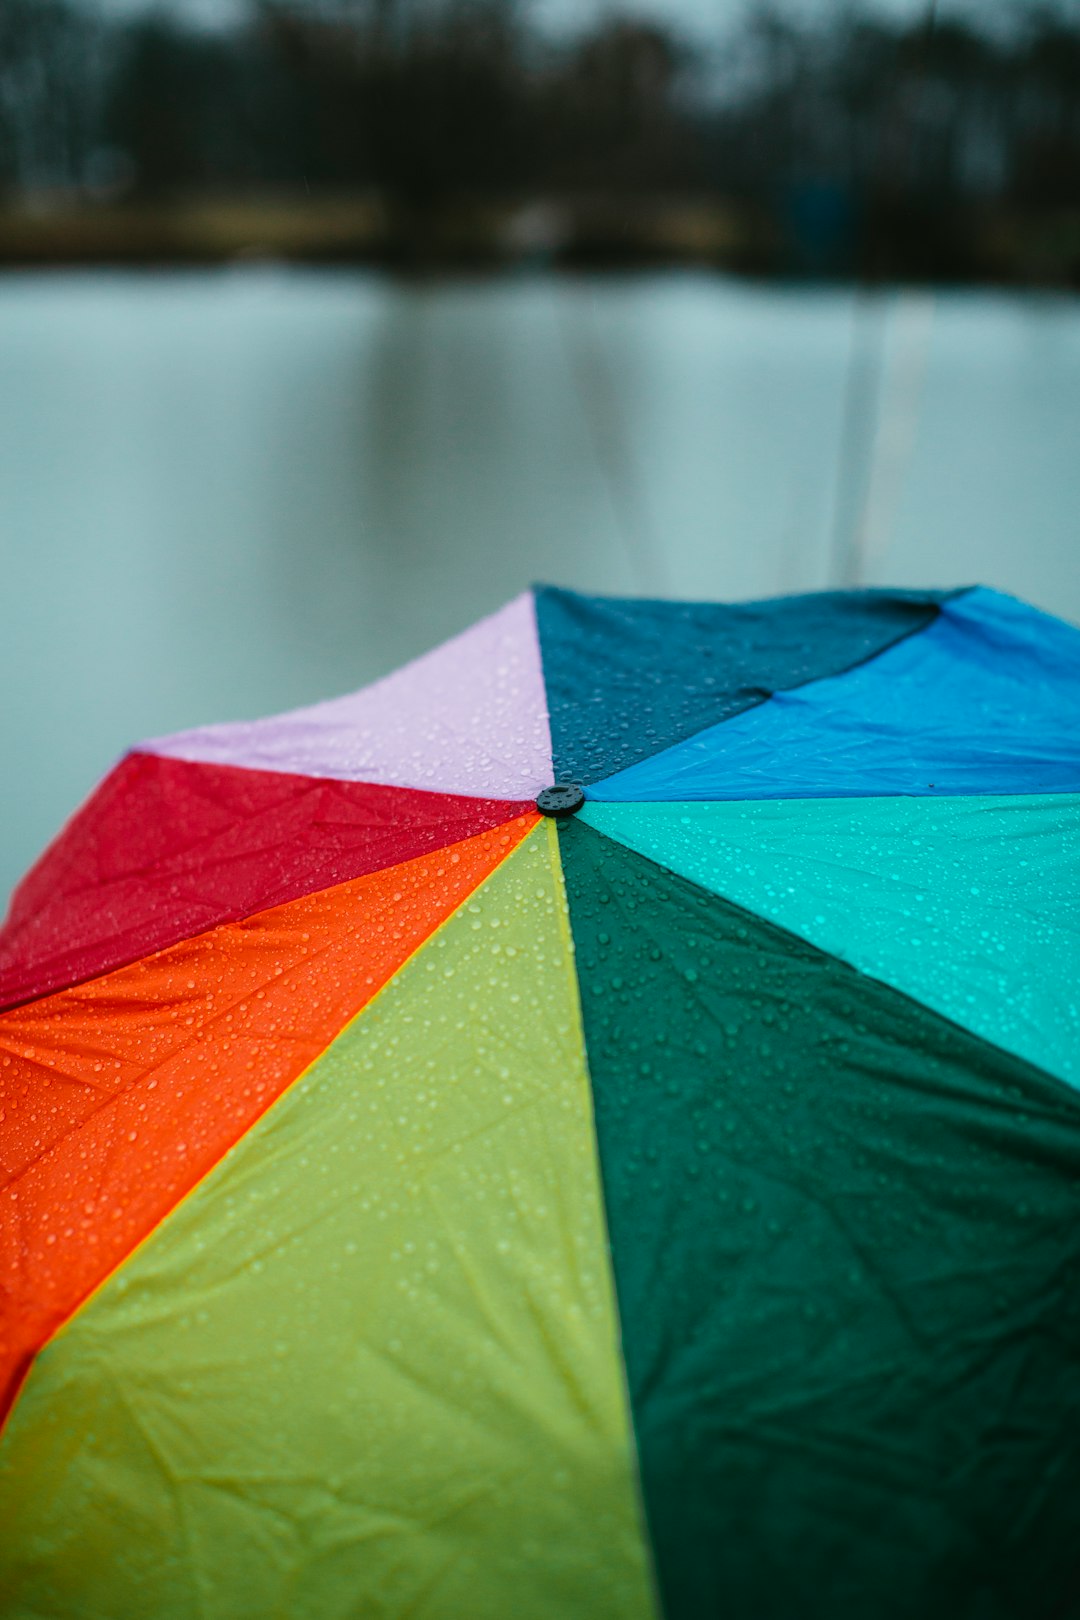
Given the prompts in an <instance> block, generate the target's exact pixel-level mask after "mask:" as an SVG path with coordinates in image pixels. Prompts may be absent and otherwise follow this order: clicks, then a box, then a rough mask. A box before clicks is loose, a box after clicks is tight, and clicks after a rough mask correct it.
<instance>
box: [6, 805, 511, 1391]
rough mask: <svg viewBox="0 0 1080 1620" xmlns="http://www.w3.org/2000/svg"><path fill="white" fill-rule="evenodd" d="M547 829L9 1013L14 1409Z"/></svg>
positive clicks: (9, 1317)
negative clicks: (175, 1214) (279, 1103)
mask: <svg viewBox="0 0 1080 1620" xmlns="http://www.w3.org/2000/svg"><path fill="white" fill-rule="evenodd" d="M537 819H538V818H537V816H536V815H535V814H534V815H531V816H522V817H520V818H519V819H518V820H517V821H516V822H511V823H508V824H507V826H505V827H502V828H496V829H495V830H493V831H491V832H487V833H481V834H479V835H478V836H477V837H476V838H473V839H469V840H467V841H465V842H463V843H460V844H456V845H452V846H451V847H450V848H448V849H446V850H440V851H437V852H436V853H435V854H433V855H430V856H421V857H420V858H419V859H417V860H415V861H410V862H405V863H403V864H402V865H400V866H395V867H392V868H390V869H389V870H388V871H386V872H376V873H371V874H369V875H367V876H365V877H361V878H356V879H354V880H353V881H352V882H351V883H345V884H341V885H339V886H337V887H335V888H332V889H322V890H320V891H319V892H318V893H316V894H313V895H308V896H306V897H305V898H303V899H301V900H293V901H291V902H290V903H289V904H288V905H285V906H279V907H277V908H275V909H274V910H272V911H267V912H260V913H258V914H257V915H256V916H254V917H252V918H249V919H248V920H247V921H246V922H242V923H232V924H226V925H223V926H222V927H221V928H217V929H213V930H211V932H210V933H208V934H204V935H201V936H199V937H198V938H197V939H194V940H188V941H185V942H184V943H183V944H181V945H176V946H174V947H172V949H171V950H168V951H163V952H161V953H160V954H159V955H157V956H153V957H148V958H146V959H145V960H143V961H140V962H136V963H133V964H132V965H131V966H129V967H126V968H121V969H118V970H117V972H116V973H112V974H109V975H107V976H106V977H104V978H101V979H95V980H92V981H91V982H90V983H88V984H84V985H80V986H78V987H77V988H75V989H72V990H65V991H60V992H58V993H57V994H56V995H55V996H48V997H45V998H44V999H43V1000H41V1001H35V1002H32V1003H30V1004H28V1005H27V1006H25V1007H20V1008H17V1009H16V1010H14V1011H12V1012H7V1013H4V1014H3V1015H0V1116H2V1117H3V1122H4V1131H3V1139H2V1159H0V1415H2V1414H3V1412H4V1411H5V1410H6V1409H7V1406H8V1404H9V1402H10V1401H11V1399H12V1398H13V1396H14V1394H15V1392H16V1390H17V1388H18V1385H19V1381H20V1379H21V1378H22V1376H23V1375H24V1373H25V1371H26V1368H27V1366H28V1365H29V1362H30V1360H31V1358H32V1357H33V1356H34V1355H35V1354H36V1352H37V1351H38V1350H39V1349H40V1347H41V1345H42V1344H43V1343H44V1342H45V1340H46V1339H47V1338H48V1337H49V1335H50V1334H51V1333H53V1332H55V1331H56V1329H57V1327H58V1326H59V1325H60V1323H61V1322H62V1321H64V1319H65V1318H66V1317H67V1316H69V1315H70V1313H71V1312H72V1311H73V1310H74V1309H75V1307H76V1306H77V1305H78V1304H79V1303H80V1301H81V1300H83V1299H85V1297H86V1296H87V1294H88V1293H89V1292H90V1291H91V1290H92V1289H93V1288H95V1287H96V1286H97V1285H98V1284H99V1283H100V1282H101V1281H102V1279H103V1278H104V1277H106V1276H107V1275H108V1274H109V1272H110V1271H112V1270H113V1268H114V1267H115V1266H117V1265H118V1264H119V1263H120V1262H121V1261H122V1260H123V1259H124V1257H125V1256H126V1255H128V1254H130V1252H131V1250H132V1249H133V1248H134V1247H135V1245H136V1244H137V1243H139V1242H140V1241H141V1240H142V1239H143V1238H144V1237H145V1236H146V1234H147V1233H148V1232H150V1231H151V1230H152V1229H153V1227H154V1226H155V1225H156V1224H157V1223H158V1222H159V1221H160V1220H161V1219H162V1218H163V1216H165V1215H166V1214H168V1212H169V1210H171V1209H172V1208H173V1207H174V1205H175V1204H176V1203H177V1201H178V1200H179V1199H180V1198H182V1197H183V1196H184V1194H185V1193H186V1192H188V1191H189V1190H190V1188H191V1187H193V1186H194V1185H195V1184H196V1182H198V1181H199V1180H200V1179H201V1177H203V1176H204V1175H205V1174H206V1173H207V1171H208V1170H210V1169H211V1168H212V1167H213V1165H214V1164H216V1163H217V1161H218V1160H219V1159H220V1158H221V1156H222V1155H223V1154H224V1153H226V1152H227V1151H228V1149H229V1148H230V1147H232V1145H233V1144H234V1143H235V1142H236V1141H237V1140H238V1139H239V1138H240V1137H241V1136H242V1135H243V1134H244V1132H245V1131H247V1130H248V1129H249V1128H250V1127H251V1125H252V1124H253V1123H254V1121H255V1120H256V1119H258V1117H259V1115H260V1114H262V1113H263V1112H264V1111H265V1110H266V1109H267V1108H268V1107H269V1106H270V1104H271V1103H272V1102H273V1101H274V1100H275V1099H276V1098H277V1097H278V1096H279V1095H280V1094H281V1092H282V1091H283V1090H284V1089H285V1088H286V1087H287V1086H288V1085H290V1084H291V1082H292V1081H294V1080H295V1079H296V1078H297V1077H298V1075H300V1074H302V1073H303V1071H304V1069H306V1068H307V1066H308V1065H309V1064H310V1063H311V1062H312V1061H313V1060H314V1059H315V1058H316V1057H317V1056H318V1055H319V1053H320V1052H322V1051H323V1050H324V1049H325V1047H326V1046H327V1044H328V1043H329V1042H330V1041H331V1040H332V1039H333V1038H334V1036H335V1035H337V1034H338V1032H339V1031H340V1030H341V1028H342V1027H343V1025H344V1024H345V1023H347V1022H348V1020H349V1019H350V1018H352V1017H353V1016H354V1014H355V1013H356V1012H357V1011H358V1010H359V1009H360V1008H361V1007H362V1006H363V1005H364V1004H365V1003H366V1002H367V1001H369V1000H370V998H371V997H372V996H373V995H374V994H375V993H376V992H377V991H378V990H379V988H380V987H381V986H382V985H383V984H384V983H385V981H386V980H387V978H389V976H390V975H391V974H393V973H395V972H396V971H397V969H398V968H399V967H400V966H401V965H402V963H403V962H405V961H406V960H407V958H408V957H409V956H410V955H411V954H412V952H413V951H414V950H415V949H416V948H417V946H418V945H420V944H421V943H422V941H423V940H424V939H426V938H427V936H428V935H429V934H430V933H431V932H432V930H433V929H435V928H436V927H437V926H438V925H439V923H440V922H442V921H443V919H444V918H445V917H446V916H447V915H448V914H449V913H450V912H451V911H452V910H453V909H454V908H455V907H456V906H458V905H459V904H460V903H461V901H462V900H464V899H465V898H466V896H467V895H468V894H469V893H470V892H471V891H472V890H473V889H474V888H475V887H476V885H477V884H478V883H480V882H482V880H483V879H484V878H486V877H487V876H488V874H489V873H490V872H491V871H492V870H493V869H494V867H495V866H497V865H498V863H499V862H500V861H501V860H502V859H503V858H504V857H505V856H506V855H507V854H508V853H509V852H510V850H511V849H513V847H514V846H515V844H516V843H518V842H520V840H521V839H522V838H523V837H524V836H525V835H526V834H527V833H528V831H529V830H530V828H532V827H534V826H535V825H536V823H537Z"/></svg>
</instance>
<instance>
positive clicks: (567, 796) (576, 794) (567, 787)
mask: <svg viewBox="0 0 1080 1620" xmlns="http://www.w3.org/2000/svg"><path fill="white" fill-rule="evenodd" d="M584 803H585V795H584V793H583V792H582V791H581V789H580V788H579V787H578V785H577V783H576V782H556V783H555V786H554V787H549V788H545V789H544V791H543V792H542V793H538V794H537V796H536V808H537V809H538V810H539V812H540V814H541V815H542V816H573V815H576V814H577V812H578V811H579V810H580V809H581V807H582V805H583V804H584Z"/></svg>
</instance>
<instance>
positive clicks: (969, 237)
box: [0, 192, 1080, 289]
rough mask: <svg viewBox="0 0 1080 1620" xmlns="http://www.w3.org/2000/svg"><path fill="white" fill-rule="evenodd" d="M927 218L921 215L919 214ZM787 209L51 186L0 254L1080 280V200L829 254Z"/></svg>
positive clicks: (12, 263) (683, 201)
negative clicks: (128, 198) (1077, 204)
mask: <svg viewBox="0 0 1080 1620" xmlns="http://www.w3.org/2000/svg"><path fill="white" fill-rule="evenodd" d="M913 226H914V227H915V228H914V229H913V228H912V227H913ZM815 246H816V244H814V243H810V244H809V245H808V244H807V243H806V242H805V241H804V240H802V239H801V238H800V236H799V232H798V229H797V228H795V229H793V227H792V223H791V220H790V219H789V218H786V217H785V215H784V213H783V211H782V210H781V209H779V208H777V209H776V210H772V211H770V210H767V209H764V208H762V207H761V206H760V205H758V204H754V203H746V202H740V201H736V200H724V199H717V198H713V197H683V198H672V197H634V196H627V197H612V196H607V197H602V198H593V197H587V196H585V197H582V196H577V197H563V198H550V197H546V198H509V199H507V198H499V199H490V198H474V197H460V198H456V199H448V200H445V201H441V202H437V203H431V204H429V205H427V206H423V207H421V206H418V205H413V206H406V205H403V204H401V203H398V202H392V201H389V202H388V201H386V200H385V199H383V198H380V197H379V196H376V195H373V194H371V193H366V192H365V193H331V194H324V195H314V196H313V195H304V194H288V193H275V194H268V195H247V196H222V195H219V194H214V195H188V196H177V197H173V198H162V199H155V200H153V201H150V200H148V201H146V202H141V203H136V202H134V201H132V202H123V203H114V202H107V203H104V202H103V203H93V202H87V201H85V200H83V199H81V198H78V197H74V198H72V197H68V196H60V197H56V196H45V197H39V198H26V199H18V200H15V201H10V202H9V203H8V206H7V207H6V208H0V267H4V268H38V267H40V268H47V267H50V266H64V265H101V266H104V265H127V266H133V267H134V266H140V265H145V266H155V265H200V264H205V265H211V264H224V263H231V262H237V261H239V262H243V261H255V262H258V261H259V260H271V261H279V262H286V263H298V264H342V265H373V266H382V267H386V268H390V269H400V270H403V271H410V270H412V271H416V272H424V271H432V272H438V271H443V270H445V271H453V270H469V269H479V270H485V269H489V270H499V269H512V268H521V267H525V268H527V267H537V268H542V267H550V268H566V269H578V268H580V269H588V268H613V269H617V268H624V267H625V268H638V267H641V268H644V267H664V266H690V267H693V266H697V267H702V268H715V269H719V270H726V271H730V272H734V273H742V274H747V275H752V276H764V277H777V276H780V277H784V276H790V275H796V276H799V275H803V276H810V277H812V278H817V279H833V278H837V277H840V278H843V277H850V276H857V277H860V278H863V279H870V280H905V281H915V282H919V281H935V282H946V283H948V282H977V283H987V284H992V285H1019V286H1025V285H1035V286H1052V287H1058V288H1063V289H1075V288H1080V210H1071V211H1070V210H1061V209H1059V210H1043V211H1036V210H1028V211H1024V212H1021V211H1019V210H1015V209H1014V210H1009V209H1007V208H1004V207H1000V206H998V207H994V208H985V209H975V208H972V209H970V210H967V211H964V212H958V211H955V210H954V211H952V212H951V213H950V214H948V215H947V216H942V217H938V218H934V219H931V220H929V221H927V220H917V221H913V220H912V219H911V218H909V217H906V216H901V215H900V214H899V213H895V214H890V213H889V211H888V210H887V208H884V207H883V208H882V209H880V210H879V211H878V212H877V214H876V215H871V216H870V217H869V218H867V219H866V220H864V221H863V222H862V223H861V226H860V230H859V233H858V237H857V239H856V240H855V241H854V242H853V243H851V244H850V245H848V246H845V248H844V250H843V251H841V252H840V253H839V254H833V255H831V256H830V254H829V253H828V252H825V253H824V254H823V255H821V256H820V257H819V258H817V259H815V253H814V250H815Z"/></svg>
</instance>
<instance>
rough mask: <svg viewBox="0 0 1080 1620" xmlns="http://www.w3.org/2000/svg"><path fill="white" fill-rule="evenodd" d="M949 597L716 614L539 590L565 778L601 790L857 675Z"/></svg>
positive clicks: (715, 610) (904, 594)
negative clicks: (719, 731) (813, 686)
mask: <svg viewBox="0 0 1080 1620" xmlns="http://www.w3.org/2000/svg"><path fill="white" fill-rule="evenodd" d="M944 595H945V593H943V592H937V591H820V592H817V593H815V594H814V595H810V596H781V597H774V598H772V599H770V600H769V601H764V602H723V603H713V602H663V601H642V600H626V599H622V598H618V597H610V596H582V595H579V594H578V593H577V592H576V591H564V590H557V589H555V588H554V587H552V586H542V587H539V588H538V589H537V592H536V617H537V624H538V626H539V634H540V646H541V652H542V655H543V666H544V682H545V686H546V689H547V699H548V704H549V707H550V712H551V739H552V749H553V756H554V767H555V774H556V777H558V778H559V779H560V780H567V781H572V782H595V781H597V780H598V779H599V778H600V777H607V776H610V775H611V773H612V772H614V771H619V770H622V769H624V768H625V767H627V766H629V765H632V764H633V763H634V762H635V761H636V760H642V759H646V758H648V757H649V756H650V755H652V754H655V753H657V752H658V751H659V750H661V749H665V748H669V747H671V746H672V744H674V743H677V742H680V741H681V740H682V739H683V738H685V737H691V736H693V735H694V734H695V733H696V732H699V731H701V730H702V728H703V727H706V726H712V725H716V724H717V723H718V722H720V721H722V720H728V719H729V718H730V717H731V716H732V715H734V714H738V713H739V712H740V711H741V710H743V709H748V708H750V707H752V706H753V705H755V704H759V703H763V702H764V701H765V699H766V698H768V697H770V696H771V694H772V693H773V692H777V691H781V690H784V689H786V688H788V687H792V686H801V685H802V684H803V683H804V682H806V681H816V680H820V679H821V677H822V676H825V675H834V674H836V673H837V671H839V670H843V669H848V668H850V667H851V666H852V665H853V664H858V663H860V662H861V661H862V660H863V659H865V658H869V657H871V656H872V655H873V654H875V653H878V652H880V651H881V650H882V648H884V647H888V646H890V645H892V643H893V642H895V641H897V640H898V639H900V638H901V637H904V636H908V635H911V634H912V633H913V632H914V631H920V630H922V629H924V628H925V627H926V626H927V625H929V624H931V623H932V622H933V620H934V618H935V617H936V614H937V609H938V604H939V603H940V602H941V601H942V600H943V598H944ZM680 797H689V795H680Z"/></svg>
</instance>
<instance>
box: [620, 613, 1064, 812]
mask: <svg viewBox="0 0 1080 1620" xmlns="http://www.w3.org/2000/svg"><path fill="white" fill-rule="evenodd" d="M1076 792H1080V630H1075V629H1073V627H1072V626H1071V625H1067V624H1064V623H1063V622H1062V621H1061V620H1060V619H1054V618H1051V617H1050V616H1049V615H1048V614H1046V613H1040V612H1038V611H1037V609H1035V608H1031V607H1027V606H1025V605H1024V604H1023V603H1022V602H1017V601H1014V600H1013V598H1011V597H1008V596H1001V595H999V594H998V592H996V591H988V590H983V589H981V588H980V589H978V590H973V591H967V592H965V593H964V594H963V595H961V596H957V597H953V598H951V599H950V600H948V601H946V602H945V603H944V604H943V605H942V608H941V612H940V614H939V615H938V617H937V619H936V620H935V621H934V623H933V624H932V625H930V626H929V628H927V629H926V630H923V631H922V632H920V634H919V635H917V636H913V637H911V638H909V639H908V640H906V641H902V642H900V643H899V644H898V645H897V646H894V647H890V648H889V649H888V650H887V651H886V652H883V653H881V654H880V655H879V656H878V657H876V658H873V659H871V660H870V661H869V662H868V663H866V664H862V665H860V666H859V668H857V669H852V670H849V671H848V673H847V674H845V675H840V676H837V677H835V678H833V679H829V680H822V681H816V682H814V683H812V684H811V685H809V686H805V687H803V688H801V689H800V690H798V691H793V692H782V693H779V694H778V695H777V696H775V697H773V698H771V699H770V701H769V702H768V703H765V704H762V705H760V706H759V707H758V708H756V709H753V710H750V711H748V712H747V713H746V714H742V715H736V716H735V717H734V718H733V719H731V720H729V721H727V722H726V723H725V724H724V725H722V726H714V727H712V728H711V729H709V730H707V731H701V732H699V733H698V735H697V736H695V737H693V738H692V739H691V740H690V741H688V742H684V743H680V744H679V745H678V746H677V747H675V748H672V749H669V750H668V751H667V752H666V753H660V754H654V755H653V756H652V758H650V759H647V760H644V761H643V762H642V763H641V764H638V765H634V766H633V767H631V769H629V770H626V771H622V772H620V773H619V774H618V775H615V776H611V777H608V778H607V779H606V780H605V781H603V782H598V783H597V784H596V785H595V787H593V788H591V789H590V793H591V795H592V796H593V797H595V798H598V799H622V800H633V799H801V798H811V797H817V796H823V797H829V796H834V795H839V796H842V795H845V794H864V795H869V796H877V795H880V794H885V793H896V794H909V793H910V794H933V793H937V794H951V793H1076Z"/></svg>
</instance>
